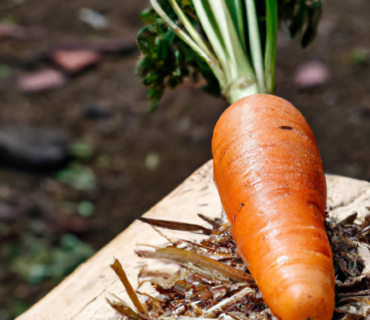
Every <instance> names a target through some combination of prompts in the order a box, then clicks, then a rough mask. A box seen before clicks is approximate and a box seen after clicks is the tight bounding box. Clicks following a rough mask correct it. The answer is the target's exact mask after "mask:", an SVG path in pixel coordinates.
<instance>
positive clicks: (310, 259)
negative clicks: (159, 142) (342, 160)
mask: <svg viewBox="0 0 370 320" xmlns="http://www.w3.org/2000/svg"><path fill="white" fill-rule="evenodd" d="M212 151H213V158H214V179H215V182H216V185H217V188H218V191H219V194H220V197H221V201H222V205H223V208H224V210H225V212H226V214H227V216H228V219H229V221H230V222H231V223H232V225H233V229H232V233H233V236H234V239H235V241H236V243H237V246H238V249H239V252H240V253H241V255H242V257H243V260H244V262H245V263H246V265H247V266H248V268H249V270H250V272H251V274H252V275H253V277H254V278H255V280H256V282H257V284H258V286H259V288H260V290H261V292H262V294H263V297H264V299H265V301H266V303H267V304H268V306H269V307H270V309H271V311H272V312H273V313H274V315H276V317H278V318H279V319H282V320H308V319H310V320H314V319H315V320H316V319H320V320H330V319H331V318H332V316H333V312H334V267H333V259H332V252H331V249H330V244H329V241H328V237H327V234H326V229H325V202H326V184H325V176H324V171H323V167H322V163H321V159H320V154H319V151H318V149H317V145H316V142H315V138H314V136H313V133H312V131H311V129H310V127H309V126H308V124H307V123H306V121H305V119H304V118H303V116H302V115H301V113H300V112H299V111H298V110H297V109H295V108H294V107H293V106H292V105H291V104H290V103H289V102H287V101H285V100H284V99H281V98H279V97H276V96H273V95H266V94H257V95H252V96H249V97H245V98H242V99H240V100H239V101H237V102H235V103H233V104H232V105H231V106H230V107H229V108H228V109H227V110H226V111H225V112H224V113H223V115H222V116H221V118H220V119H219V121H218V122H217V125H216V128H215V130H214V135H213V141H212Z"/></svg>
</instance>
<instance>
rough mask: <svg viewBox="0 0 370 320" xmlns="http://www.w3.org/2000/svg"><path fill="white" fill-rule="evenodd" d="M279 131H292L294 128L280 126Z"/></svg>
mask: <svg viewBox="0 0 370 320" xmlns="http://www.w3.org/2000/svg"><path fill="white" fill-rule="evenodd" d="M279 129H282V130H293V129H294V128H292V127H289V126H281V127H279Z"/></svg>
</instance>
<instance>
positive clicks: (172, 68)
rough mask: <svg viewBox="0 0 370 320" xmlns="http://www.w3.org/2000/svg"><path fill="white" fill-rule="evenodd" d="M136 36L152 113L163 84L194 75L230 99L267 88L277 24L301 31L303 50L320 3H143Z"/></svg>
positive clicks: (314, 26)
mask: <svg viewBox="0 0 370 320" xmlns="http://www.w3.org/2000/svg"><path fill="white" fill-rule="evenodd" d="M151 4H152V6H153V8H150V9H148V10H145V11H144V12H143V13H142V15H141V17H142V19H143V21H144V22H145V23H146V24H148V25H147V26H146V27H144V28H143V29H142V30H141V31H140V32H139V35H138V38H137V42H138V46H139V49H140V50H141V52H142V56H141V58H140V60H139V63H138V73H139V74H140V75H141V77H142V82H143V84H144V85H147V86H149V87H150V88H149V91H148V96H149V98H150V99H151V101H152V105H151V108H150V109H149V111H154V110H155V109H156V108H157V107H158V104H159V101H160V99H161V97H162V95H163V93H164V90H165V87H166V86H169V87H170V88H174V87H176V86H177V85H178V84H180V83H182V82H183V81H184V79H185V78H189V79H191V80H193V81H196V80H197V79H198V77H199V76H200V75H201V76H202V77H203V78H204V79H205V81H206V85H205V86H204V89H205V90H206V91H207V92H210V93H212V94H216V95H220V94H222V95H223V96H225V97H226V98H227V99H228V101H229V102H233V101H236V100H238V99H239V98H241V97H242V96H246V95H250V94H254V93H273V91H274V68H275V54H276V41H277V29H278V23H279V21H280V22H281V21H285V22H286V23H287V24H288V25H289V30H290V34H291V36H292V37H295V36H296V35H297V34H298V33H300V32H301V33H302V36H301V44H302V46H303V47H306V46H307V45H308V44H309V43H310V42H311V41H312V39H313V38H314V36H315V34H316V29H317V24H318V21H319V18H320V15H321V0H308V1H307V0H279V1H277V0H266V1H254V0H151Z"/></svg>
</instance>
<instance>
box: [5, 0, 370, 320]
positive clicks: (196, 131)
mask: <svg viewBox="0 0 370 320" xmlns="http://www.w3.org/2000/svg"><path fill="white" fill-rule="evenodd" d="M148 5H149V3H148V1H147V0H109V1H102V0H64V1H61V0H32V1H31V0H1V1H0V320H9V319H13V318H14V317H15V316H16V315H19V314H21V313H22V312H24V311H25V310H27V308H29V307H30V306H31V305H32V304H33V303H35V302H36V301H38V300H39V299H41V298H42V297H43V296H44V295H45V294H46V293H47V292H49V291H50V290H51V289H52V288H53V287H54V286H55V285H57V284H58V283H59V282H60V281H61V280H62V279H63V278H64V277H65V276H67V275H68V274H69V273H70V272H71V271H73V269H74V268H76V266H78V265H79V264H80V263H81V262H83V261H85V260H86V259H87V258H88V257H90V256H91V255H92V254H94V252H96V251H97V250H99V249H100V248H101V247H102V246H104V245H105V244H106V243H107V242H109V241H110V240H111V239H112V238H113V237H114V236H116V235H117V234H118V233H120V232H121V231H122V230H123V229H125V228H126V227H127V226H128V225H129V224H130V223H131V222H132V221H133V220H134V219H135V218H136V217H138V216H140V215H141V214H143V213H144V212H145V211H146V210H148V209H149V208H150V207H151V206H153V205H154V204H155V203H156V202H157V201H159V200H160V199H161V198H163V197H164V196H166V195H167V194H168V193H169V192H170V191H171V190H173V189H174V188H175V187H176V186H177V185H178V184H180V183H181V182H182V181H183V180H184V179H185V178H186V177H187V176H189V175H190V174H191V173H192V172H193V171H194V170H195V169H197V168H198V167H199V166H201V165H202V164H203V163H205V162H206V161H207V160H209V159H211V156H212V155H211V138H212V131H213V127H214V125H215V123H216V121H217V119H218V117H219V116H220V114H221V113H222V112H223V110H224V109H225V108H226V107H227V104H226V103H225V102H224V101H222V100H217V99H215V98H213V97H210V96H207V95H206V94H205V93H204V92H202V91H201V90H200V89H197V88H191V87H190V85H188V84H187V83H185V84H184V85H182V86H181V87H180V88H178V89H176V90H175V91H170V90H169V91H168V92H167V93H166V94H165V97H164V99H163V101H162V103H161V105H160V108H159V110H158V111H157V112H155V113H154V114H148V113H147V112H146V111H147V109H148V107H149V105H150V103H149V101H148V99H147V98H146V91H147V88H145V87H144V86H143V85H141V83H140V79H139V78H138V77H137V76H135V74H134V72H135V66H136V61H137V58H138V55H139V52H138V50H137V49H136V47H135V37H136V34H137V32H138V30H139V29H140V28H141V27H142V25H143V24H142V22H141V21H140V19H139V13H140V11H141V10H142V9H144V8H146V7H147V6H148ZM369 17H370V2H369V1H368V0H352V1H346V0H325V1H324V13H323V17H322V20H321V23H320V25H319V32H318V36H317V38H316V40H315V41H314V43H313V44H312V45H310V46H309V47H308V48H307V49H305V50H302V49H301V48H300V45H299V43H298V41H291V40H290V38H289V35H288V32H287V30H286V26H281V31H280V34H279V41H278V61H277V70H276V82H277V92H276V93H277V94H278V95H280V96H282V97H284V98H286V99H288V100H289V101H291V102H292V103H293V104H294V105H295V106H296V107H297V108H298V109H300V110H301V112H302V113H303V114H304V116H305V117H306V119H307V120H308V122H309V124H310V125H311V128H312V129H313V131H314V133H315V136H316V139H317V142H318V145H319V149H320V151H321V155H322V159H323V163H324V167H325V171H326V172H328V173H334V174H339V175H344V176H349V177H354V178H358V179H365V180H370V144H369V142H370V139H369V138H370V66H369V64H370V32H369V30H370V19H369ZM107 263H108V261H107Z"/></svg>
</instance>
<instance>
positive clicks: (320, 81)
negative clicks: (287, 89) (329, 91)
mask: <svg viewBox="0 0 370 320" xmlns="http://www.w3.org/2000/svg"><path fill="white" fill-rule="evenodd" d="M329 79H330V71H329V69H328V67H327V66H326V65H325V64H324V63H322V62H320V61H317V60H313V61H309V62H306V63H305V64H303V65H301V66H300V67H299V68H298V70H297V72H296V74H295V78H294V83H295V85H296V86H297V87H298V88H299V89H312V88H316V87H321V86H324V85H326V84H327V83H328V82H329Z"/></svg>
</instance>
